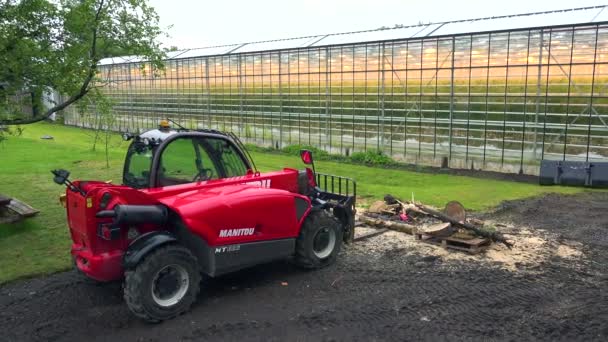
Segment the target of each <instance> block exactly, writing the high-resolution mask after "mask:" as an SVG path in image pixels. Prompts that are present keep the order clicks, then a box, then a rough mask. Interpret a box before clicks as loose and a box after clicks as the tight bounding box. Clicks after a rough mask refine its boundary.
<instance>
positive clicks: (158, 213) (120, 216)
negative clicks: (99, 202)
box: [95, 204, 169, 225]
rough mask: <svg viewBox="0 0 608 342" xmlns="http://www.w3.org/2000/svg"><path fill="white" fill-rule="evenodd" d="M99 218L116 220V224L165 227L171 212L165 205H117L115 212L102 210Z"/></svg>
mask: <svg viewBox="0 0 608 342" xmlns="http://www.w3.org/2000/svg"><path fill="white" fill-rule="evenodd" d="M95 216H96V217H98V218H107V217H112V218H114V224H116V225H122V224H133V225H137V224H142V223H153V224H157V225H163V224H165V223H166V222H167V218H168V217H169V211H168V210H167V207H165V206H164V205H128V204H124V205H120V204H119V205H116V206H115V207H114V210H102V211H100V212H98V213H97V214H96V215H95Z"/></svg>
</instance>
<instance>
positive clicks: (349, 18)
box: [149, 0, 603, 49]
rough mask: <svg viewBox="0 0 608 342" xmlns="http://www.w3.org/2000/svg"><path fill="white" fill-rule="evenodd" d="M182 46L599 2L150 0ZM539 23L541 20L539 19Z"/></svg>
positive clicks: (173, 42)
mask: <svg viewBox="0 0 608 342" xmlns="http://www.w3.org/2000/svg"><path fill="white" fill-rule="evenodd" d="M149 3H150V4H151V5H152V6H154V7H155V8H156V11H157V13H158V14H159V15H160V24H161V26H162V27H164V28H165V31H166V32H167V33H168V34H169V37H166V38H163V39H161V41H162V42H163V44H164V45H165V46H166V47H170V46H177V47H178V48H180V49H186V48H197V47H206V46H214V45H225V44H234V43H245V42H251V41H260V40H270V39H279V38H290V37H298V36H309V35H316V34H326V33H337V32H349V31H359V30H367V29H375V28H379V27H382V26H386V27H393V26H394V25H395V24H403V25H411V24H417V23H419V22H423V23H427V22H440V21H448V20H458V19H470V18H479V17H489V16H495V15H506V14H518V13H527V12H537V11H547V10H554V9H565V8H574V7H586V6H596V5H602V4H603V3H602V2H601V1H589V0H576V1H572V0H549V1H548V0H502V1H495V0H485V1H483V0H470V1H465V0H451V1H450V0H442V1H440V0H425V1H405V0H402V1H397V0H367V1H363V0H309V1H296V0H251V1H244V0H225V1H221V0H210V1H209V0H207V1H203V0H149ZM539 25H542V23H539Z"/></svg>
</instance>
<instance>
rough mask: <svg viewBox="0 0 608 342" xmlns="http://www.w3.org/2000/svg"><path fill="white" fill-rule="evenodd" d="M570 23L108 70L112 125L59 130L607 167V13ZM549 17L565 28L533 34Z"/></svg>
mask: <svg viewBox="0 0 608 342" xmlns="http://www.w3.org/2000/svg"><path fill="white" fill-rule="evenodd" d="M568 11H571V12H567V11H566V12H560V11H554V12H547V13H540V14H539V13H536V14H527V15H523V16H521V15H520V16H505V17H504V18H490V19H475V20H463V21H454V22H448V23H434V24H421V25H413V26H408V27H395V28H392V29H387V28H382V29H379V30H371V31H361V32H359V33H350V34H334V35H322V36H311V37H302V38H294V39H286V40H277V41H267V42H257V43H246V44H234V45H226V46H219V47H211V48H204V49H192V50H184V51H179V52H175V53H173V54H172V55H171V56H169V59H168V60H167V61H166V68H165V70H164V71H163V72H160V73H153V72H150V70H149V66H148V65H147V64H146V63H145V62H141V61H138V60H136V59H128V58H124V59H111V60H107V61H104V62H103V63H102V65H101V66H100V78H101V82H102V83H104V84H105V86H104V88H103V89H104V91H105V93H106V94H107V95H108V98H109V99H110V100H111V103H112V105H113V106H112V115H111V118H112V119H111V121H108V120H105V119H104V115H102V114H100V113H99V112H98V110H97V109H96V106H95V105H94V104H90V105H89V106H86V108H85V109H84V110H83V109H82V108H80V109H72V110H70V111H68V112H66V113H65V115H64V116H65V122H66V123H67V124H71V125H78V126H83V127H101V126H104V127H107V126H110V127H111V128H113V129H115V130H118V131H127V130H128V131H141V130H144V129H148V128H151V127H155V126H156V125H157V123H158V120H159V119H161V118H171V119H172V120H174V121H176V122H178V123H179V124H181V125H183V126H185V127H190V128H211V129H219V130H225V131H233V132H235V133H236V134H238V135H239V136H240V137H241V138H242V139H243V140H245V141H248V142H251V143H256V144H260V145H266V146H273V147H276V148H282V147H285V146H287V145H294V144H298V145H311V146H315V147H318V148H321V149H324V150H327V151H329V152H331V153H339V154H347V155H348V154H352V153H354V152H358V151H382V152H384V153H386V154H388V155H390V156H392V157H393V158H395V159H396V160H401V161H404V162H408V163H417V164H426V165H439V164H440V163H441V161H444V162H445V160H447V161H448V162H449V165H450V167H466V168H475V169H488V170H499V171H507V172H518V171H519V172H524V173H528V174H536V173H538V165H539V162H540V160H542V159H558V160H579V161H606V160H608V125H607V122H608V113H607V109H608V97H607V95H606V87H607V81H608V21H600V20H601V19H602V18H603V16H604V14H603V12H604V6H598V7H591V8H583V9H574V10H568ZM606 12H608V11H606ZM607 14H608V13H607ZM552 16H554V17H557V19H555V20H557V21H558V22H559V21H560V20H561V21H564V20H565V21H566V22H567V23H566V24H561V25H551V26H542V27H534V26H533V25H532V24H534V23H535V22H536V21H538V20H539V18H545V19H546V18H548V17H552ZM579 17H580V18H588V19H587V21H588V22H582V23H568V22H570V21H576V20H580V19H578V18H579ZM560 18H561V19H560ZM607 19H608V18H607ZM518 20H519V21H520V22H521V23H520V24H519V26H522V27H515V28H509V27H511V26H517V25H516V24H517V23H515V24H514V23H513V22H514V21H515V22H517V21H518ZM527 24H530V25H529V26H527ZM470 25H477V27H478V28H477V30H478V32H466V30H468V27H469V26H470ZM479 25H482V26H483V27H481V28H480V27H479ZM453 26H456V28H455V29H452V30H451V31H450V30H447V31H446V28H447V27H453ZM461 26H462V27H461ZM524 26H525V27H524ZM486 27H504V29H496V30H484V29H483V28H486ZM459 30H460V31H464V32H459ZM471 30H475V28H472V29H471ZM374 37H378V38H380V39H375V40H370V38H374ZM398 37H405V38H398ZM387 38H390V39H387ZM357 39H360V40H366V39H367V40H366V41H362V42H359V41H357Z"/></svg>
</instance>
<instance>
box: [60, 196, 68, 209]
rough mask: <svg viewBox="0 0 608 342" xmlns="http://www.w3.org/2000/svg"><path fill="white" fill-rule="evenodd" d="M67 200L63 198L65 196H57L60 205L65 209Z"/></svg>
mask: <svg viewBox="0 0 608 342" xmlns="http://www.w3.org/2000/svg"><path fill="white" fill-rule="evenodd" d="M67 202H68V200H67V198H66V197H65V194H61V195H59V203H61V205H62V206H63V207H64V208H66V207H67Z"/></svg>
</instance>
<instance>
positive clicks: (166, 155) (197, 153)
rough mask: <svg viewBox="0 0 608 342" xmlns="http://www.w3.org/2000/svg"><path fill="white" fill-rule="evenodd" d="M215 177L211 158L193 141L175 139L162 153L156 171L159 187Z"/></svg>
mask: <svg viewBox="0 0 608 342" xmlns="http://www.w3.org/2000/svg"><path fill="white" fill-rule="evenodd" d="M217 176H218V173H217V170H215V167H214V165H213V162H212V161H211V158H210V157H209V155H208V154H207V153H206V151H205V150H203V149H201V148H200V145H199V144H198V142H197V141H196V140H195V139H192V138H188V137H186V138H178V139H175V140H173V141H172V142H171V143H169V145H168V146H167V147H166V148H165V149H164V150H163V152H162V156H161V158H160V164H159V169H158V182H159V183H160V185H161V186H168V185H176V184H185V183H191V182H196V181H201V180H209V179H213V178H217Z"/></svg>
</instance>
